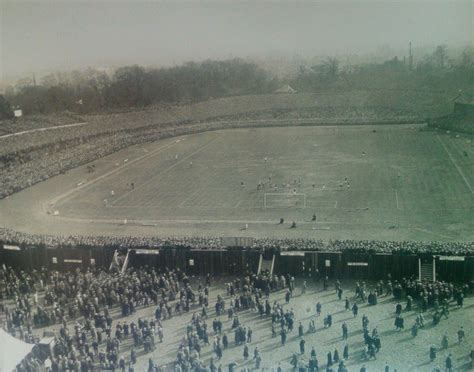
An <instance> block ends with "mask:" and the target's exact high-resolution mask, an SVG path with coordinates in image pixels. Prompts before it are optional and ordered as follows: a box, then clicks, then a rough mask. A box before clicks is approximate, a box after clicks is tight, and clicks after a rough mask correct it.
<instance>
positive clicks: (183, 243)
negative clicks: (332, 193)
mask: <svg viewBox="0 0 474 372" xmlns="http://www.w3.org/2000/svg"><path fill="white" fill-rule="evenodd" d="M2 242H3V243H5V244H14V245H17V244H18V245H25V246H28V247H34V246H39V245H44V246H46V247H51V248H60V247H78V246H80V247H120V248H145V247H148V248H191V249H211V250H212V249H226V248H228V247H227V246H226V242H225V239H222V238H219V237H166V238H164V237H158V236H155V237H143V236H126V237H114V236H85V235H78V236H53V235H34V234H27V233H22V232H17V231H14V230H11V229H7V228H1V227H0V243H2ZM242 249H249V250H274V251H297V250H304V251H320V252H352V253H362V254H364V253H388V254H390V253H393V254H432V255H459V256H471V255H473V254H474V242H416V241H380V240H330V241H329V242H327V243H326V242H323V241H322V240H319V239H303V238H296V239H290V238H288V239H276V238H255V239H252V242H251V245H250V246H247V247H242Z"/></svg>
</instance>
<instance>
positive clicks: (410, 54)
mask: <svg viewBox="0 0 474 372" xmlns="http://www.w3.org/2000/svg"><path fill="white" fill-rule="evenodd" d="M408 69H409V70H410V71H412V70H413V54H412V52H411V41H410V43H409V44H408Z"/></svg>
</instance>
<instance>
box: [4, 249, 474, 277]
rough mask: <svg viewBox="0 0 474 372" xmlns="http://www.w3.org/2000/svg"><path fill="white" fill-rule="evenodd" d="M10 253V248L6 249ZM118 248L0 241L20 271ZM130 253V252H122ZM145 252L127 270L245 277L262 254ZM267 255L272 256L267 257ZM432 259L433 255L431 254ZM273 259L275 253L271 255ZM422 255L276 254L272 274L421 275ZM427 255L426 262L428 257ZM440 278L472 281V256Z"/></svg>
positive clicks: (96, 257)
mask: <svg viewBox="0 0 474 372" xmlns="http://www.w3.org/2000/svg"><path fill="white" fill-rule="evenodd" d="M6 248H8V249H6ZM116 249H121V248H119V247H115V246H110V247H100V248H93V247H74V248H71V247H62V248H54V249H50V248H46V247H44V246H34V247H29V246H25V245H20V246H14V245H10V246H8V245H5V246H4V245H3V243H1V242H0V262H1V263H4V264H6V265H8V266H12V267H15V268H18V269H38V268H41V267H46V268H48V269H50V270H60V271H64V270H71V269H76V268H80V269H83V268H86V267H90V266H96V267H100V268H105V269H108V267H109V265H110V262H111V260H112V257H113V255H114V252H115V250H116ZM122 251H124V253H126V250H124V249H123V248H122ZM146 251H147V249H145V248H144V249H141V250H140V249H138V250H131V251H130V255H129V267H140V266H145V265H146V266H152V267H156V268H157V269H158V270H160V271H162V270H165V269H166V268H169V269H174V268H180V269H181V270H186V272H188V273H190V274H191V275H206V274H207V273H210V274H211V275H213V276H217V275H241V274H243V273H245V272H257V270H258V263H259V258H260V253H261V252H259V251H258V250H245V249H239V248H229V249H223V250H205V249H189V248H185V247H177V248H160V249H155V250H150V251H153V254H144V253H146ZM266 253H267V254H266V256H269V255H268V253H269V252H266ZM428 256H429V257H430V258H431V257H432V256H430V255H428ZM270 257H271V254H270ZM419 257H421V256H419V255H407V254H376V253H375V254H374V253H353V252H303V251H290V252H276V253H275V266H274V273H275V274H278V275H281V274H290V275H294V276H299V277H302V276H305V277H307V278H314V277H315V276H316V275H317V274H316V273H318V275H319V276H320V277H324V276H328V277H330V278H340V279H343V278H351V279H356V280H357V279H359V280H379V279H387V277H388V274H390V275H391V277H392V278H393V279H400V278H402V277H411V276H415V277H417V276H418V259H419ZM426 257H427V255H424V256H423V258H426ZM436 272H437V278H438V279H442V280H449V281H470V280H473V279H474V257H471V256H466V257H463V258H460V259H459V260H440V259H439V258H437V259H436Z"/></svg>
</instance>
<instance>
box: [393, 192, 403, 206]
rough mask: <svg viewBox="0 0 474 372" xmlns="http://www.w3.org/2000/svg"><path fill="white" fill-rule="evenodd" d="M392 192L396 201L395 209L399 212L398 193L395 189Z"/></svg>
mask: <svg viewBox="0 0 474 372" xmlns="http://www.w3.org/2000/svg"><path fill="white" fill-rule="evenodd" d="M393 191H395V200H396V201H397V209H398V210H401V209H402V208H400V203H399V202H398V191H397V190H396V189H395V190H393Z"/></svg>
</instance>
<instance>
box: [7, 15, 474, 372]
mask: <svg viewBox="0 0 474 372" xmlns="http://www.w3.org/2000/svg"><path fill="white" fill-rule="evenodd" d="M12 14H13V13H12ZM420 53H421V52H420ZM443 53H444V54H443ZM446 53H447V51H446V47H445V46H440V47H438V48H436V49H435V50H434V51H432V52H430V53H429V54H427V55H426V56H425V57H424V59H422V58H421V57H420V58H419V59H418V60H416V61H414V59H413V54H412V46H411V43H410V47H409V54H408V55H407V56H406V58H405V57H403V59H401V58H398V57H395V58H391V59H388V60H384V61H382V62H374V61H372V60H370V61H371V62H370V63H369V62H366V61H365V60H364V61H363V62H360V61H359V60H358V59H356V60H355V61H354V62H351V64H350V63H349V62H343V61H346V60H345V59H343V58H342V57H340V56H339V57H337V58H339V60H338V59H337V58H336V57H334V58H326V59H324V60H322V62H321V63H320V64H319V65H314V64H313V65H311V63H310V62H307V63H306V65H305V64H303V63H302V62H301V61H298V62H297V63H296V62H294V59H293V60H291V63H290V64H291V65H292V66H293V65H295V66H297V67H296V68H295V69H296V72H294V73H293V74H288V75H285V76H284V77H281V76H279V75H278V74H276V73H275V70H272V69H271V68H270V67H268V65H264V67H261V66H260V65H259V64H257V63H253V62H248V61H246V60H241V59H230V60H223V61H220V60H218V61H211V60H206V61H204V62H199V63H195V62H190V63H185V64H183V65H179V66H174V67H160V68H154V67H147V68H142V67H140V66H138V65H134V66H126V67H120V68H117V69H115V70H114V71H113V72H103V71H101V70H99V69H97V70H93V69H88V70H87V71H85V72H78V71H75V72H71V73H70V74H68V73H63V75H61V73H58V74H56V75H54V74H53V75H47V76H45V77H43V79H42V81H41V82H40V83H39V84H38V82H37V81H36V76H34V78H33V79H34V80H33V81H32V82H29V83H25V82H24V81H23V82H22V81H20V82H18V83H17V84H16V85H12V86H9V87H7V88H8V89H4V90H3V92H2V94H1V95H0V176H1V177H0V186H1V187H0V263H1V265H0V322H1V323H0V324H1V326H2V327H1V329H0V350H2V353H0V372H2V371H5V372H7V371H8V372H9V371H17V372H23V371H25V372H30V371H32V372H33V371H34V372H36V371H41V372H42V371H54V372H63V371H77V372H92V371H121V372H125V371H128V372H133V371H148V372H157V371H160V372H168V371H170V372H194V371H196V372H204V371H209V372H217V371H229V372H233V371H235V372H237V371H245V372H247V371H275V372H280V371H298V372H300V371H302V372H306V371H337V372H344V371H360V372H366V371H386V372H389V371H450V372H451V371H469V370H472V368H473V361H474V336H473V332H474V322H473V321H472V314H473V309H474V296H473V293H474V161H473V159H474V143H473V141H474V129H473V128H474V100H473V99H472V97H474V90H473V89H472V88H473V87H474V80H473V79H472V76H474V67H473V66H474V62H473V61H474V53H473V52H472V50H471V49H466V50H464V52H463V54H462V55H456V54H454V52H453V54H452V55H449V56H450V59H448V54H446ZM469 53H470V54H469ZM370 58H373V56H371V57H370ZM384 58H385V57H384ZM347 60H348V61H349V60H350V59H347ZM440 61H441V62H442V63H441V62H440ZM267 62H268V61H267ZM318 63H319V62H318ZM268 64H270V62H268ZM295 66H293V67H295ZM271 71H273V72H274V75H271V73H270V72H271ZM278 71H279V70H278ZM460 87H462V89H461V88H460Z"/></svg>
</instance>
